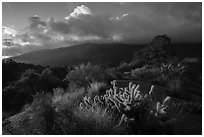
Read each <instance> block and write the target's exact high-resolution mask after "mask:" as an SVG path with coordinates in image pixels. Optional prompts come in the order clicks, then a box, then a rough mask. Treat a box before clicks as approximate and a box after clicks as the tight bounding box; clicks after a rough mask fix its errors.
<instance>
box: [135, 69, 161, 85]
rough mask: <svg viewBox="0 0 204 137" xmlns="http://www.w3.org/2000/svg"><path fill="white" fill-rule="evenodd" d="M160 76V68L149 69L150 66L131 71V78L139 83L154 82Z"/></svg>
mask: <svg viewBox="0 0 204 137" xmlns="http://www.w3.org/2000/svg"><path fill="white" fill-rule="evenodd" d="M160 75H161V73H160V70H159V69H158V68H148V66H144V67H142V68H136V69H134V70H131V78H132V79H134V80H138V81H148V82H154V81H156V79H157V78H158V77H159V76H160Z"/></svg>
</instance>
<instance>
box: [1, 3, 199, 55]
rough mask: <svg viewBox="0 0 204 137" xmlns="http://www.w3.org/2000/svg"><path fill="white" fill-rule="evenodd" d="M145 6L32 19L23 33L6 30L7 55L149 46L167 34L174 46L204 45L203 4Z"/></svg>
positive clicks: (77, 10)
mask: <svg viewBox="0 0 204 137" xmlns="http://www.w3.org/2000/svg"><path fill="white" fill-rule="evenodd" d="M130 4H131V3H130ZM125 5H126V4H123V5H122V6H125ZM142 6H143V7H144V8H143V9H144V11H141V12H130V13H123V14H122V15H120V16H112V15H111V14H107V13H100V14H96V13H94V12H93V11H92V10H91V9H90V8H89V7H87V6H85V5H80V6H77V7H76V8H75V9H74V10H73V12H71V13H70V14H69V15H67V16H66V17H64V20H55V19H54V18H53V17H49V18H47V19H42V18H41V17H39V16H38V15H34V16H31V17H29V18H28V20H29V25H28V26H26V27H25V28H24V29H22V30H19V31H16V30H14V29H13V28H10V27H5V26H3V28H2V31H3V32H2V33H3V35H2V37H3V55H4V56H15V55H18V54H23V53H26V52H30V51H33V50H39V49H44V48H58V47H64V46H70V45H73V44H77V43H85V42H100V43H101V42H124V43H137V44H140V43H149V42H150V40H151V39H152V38H153V36H155V35H158V34H167V35H168V36H170V37H171V38H172V41H173V42H201V40H202V38H201V37H202V35H201V34H202V15H201V13H202V12H201V11H202V5H201V3H144V4H143V5H142ZM104 8H105V7H104Z"/></svg>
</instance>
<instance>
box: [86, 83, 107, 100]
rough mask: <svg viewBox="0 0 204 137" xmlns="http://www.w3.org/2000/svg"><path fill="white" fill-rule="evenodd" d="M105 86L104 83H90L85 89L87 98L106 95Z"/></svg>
mask: <svg viewBox="0 0 204 137" xmlns="http://www.w3.org/2000/svg"><path fill="white" fill-rule="evenodd" d="M106 89H107V85H106V83H104V82H94V83H91V84H90V86H89V87H88V88H87V96H89V97H91V98H93V97H94V96H96V95H99V96H100V95H103V94H105V93H106Z"/></svg>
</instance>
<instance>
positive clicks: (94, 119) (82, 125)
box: [27, 88, 122, 135]
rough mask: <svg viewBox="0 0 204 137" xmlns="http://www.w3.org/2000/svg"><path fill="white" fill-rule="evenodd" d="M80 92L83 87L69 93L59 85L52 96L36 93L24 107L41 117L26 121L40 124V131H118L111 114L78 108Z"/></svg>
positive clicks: (101, 110)
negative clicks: (32, 99) (30, 102)
mask: <svg viewBox="0 0 204 137" xmlns="http://www.w3.org/2000/svg"><path fill="white" fill-rule="evenodd" d="M83 95H84V90H82V91H81V92H80V91H79V92H74V93H70V92H65V91H63V89H59V88H57V89H55V90H54V95H51V94H42V93H41V94H38V95H36V96H35V97H34V102H33V103H32V104H31V105H29V107H27V110H28V111H30V112H32V113H33V115H34V116H35V117H36V119H41V120H40V121H37V122H38V123H30V124H36V125H39V124H42V125H41V127H42V129H43V131H42V134H58V135H62V134H69V135H75V134H77V135H87V134H94V135H96V134H100V135H101V134H119V133H120V131H122V130H118V128H117V127H116V124H115V123H114V122H115V121H114V117H112V116H111V115H110V114H109V113H107V112H105V110H104V109H102V108H98V110H97V111H95V110H93V109H91V108H86V109H83V110H82V109H81V108H80V107H79V103H80V102H82V101H83ZM33 122H35V121H33Z"/></svg>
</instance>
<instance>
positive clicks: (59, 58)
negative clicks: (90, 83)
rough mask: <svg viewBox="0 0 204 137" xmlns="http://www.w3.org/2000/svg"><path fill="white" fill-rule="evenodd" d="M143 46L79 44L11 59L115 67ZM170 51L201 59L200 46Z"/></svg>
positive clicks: (43, 63)
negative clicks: (87, 63) (89, 63)
mask: <svg viewBox="0 0 204 137" xmlns="http://www.w3.org/2000/svg"><path fill="white" fill-rule="evenodd" d="M143 47H145V45H133V44H131V45H130V44H121V43H113V44H93V43H91V44H81V45H76V46H71V47H63V48H57V49H44V50H39V51H34V52H30V53H26V54H23V55H19V56H15V57H12V59H14V60H15V61H17V62H24V63H29V64H35V65H42V66H67V65H77V64H80V63H86V62H92V63H96V64H102V65H112V66H116V65H118V64H119V63H120V62H121V61H126V62H128V61H130V60H131V59H132V56H133V51H135V50H139V49H141V48H143ZM172 50H173V51H174V53H175V55H176V56H179V57H182V58H184V57H196V58H202V44H173V45H172Z"/></svg>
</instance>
